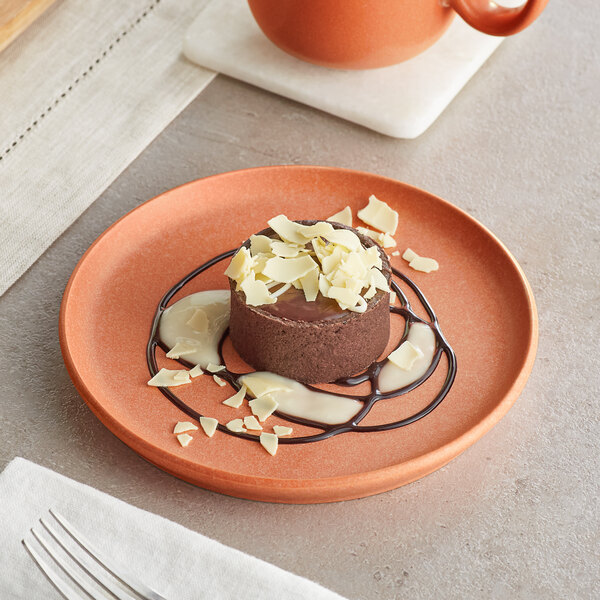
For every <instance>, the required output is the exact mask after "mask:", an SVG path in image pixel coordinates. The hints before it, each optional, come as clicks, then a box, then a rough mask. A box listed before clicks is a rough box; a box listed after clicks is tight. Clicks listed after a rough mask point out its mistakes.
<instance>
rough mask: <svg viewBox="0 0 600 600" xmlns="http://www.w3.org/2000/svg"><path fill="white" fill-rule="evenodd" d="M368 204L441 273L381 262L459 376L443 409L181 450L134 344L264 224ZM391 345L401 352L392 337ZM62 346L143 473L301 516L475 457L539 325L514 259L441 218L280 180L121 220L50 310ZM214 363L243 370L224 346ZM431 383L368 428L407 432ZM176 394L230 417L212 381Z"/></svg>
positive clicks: (202, 439)
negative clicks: (428, 311) (389, 214)
mask: <svg viewBox="0 0 600 600" xmlns="http://www.w3.org/2000/svg"><path fill="white" fill-rule="evenodd" d="M370 194H375V195H376V196H377V197H378V198H380V199H382V200H384V201H385V202H387V203H388V204H389V205H390V206H392V207H393V208H394V209H395V210H397V211H398V212H399V214H400V225H399V227H398V231H397V232H396V236H395V237H396V239H397V240H398V249H399V250H400V251H404V250H405V249H406V248H407V247H411V248H412V249H413V250H415V251H416V252H417V253H420V254H422V255H424V256H432V257H434V258H436V259H437V260H438V261H439V263H440V269H439V271H436V272H433V273H430V274H425V273H420V272H416V271H412V270H411V269H409V268H408V266H407V263H406V262H405V261H403V260H402V258H401V257H400V256H397V257H392V264H393V265H394V266H396V267H397V268H399V269H400V270H402V271H403V272H404V273H406V274H407V275H408V276H409V277H410V278H411V279H412V280H413V281H414V282H415V283H416V284H417V285H418V286H419V287H420V288H421V290H422V291H423V293H424V294H425V296H426V297H427V299H428V300H429V302H430V303H431V304H432V306H433V308H434V309H435V310H436V312H437V315H438V318H439V322H440V324H441V327H442V330H443V332H444V334H445V336H446V338H447V339H448V341H449V342H450V344H451V345H452V346H453V348H454V351H455V352H456V357H457V362H458V374H457V377H456V380H455V382H454V385H453V387H452V389H451V390H450V393H449V394H448V396H447V397H446V398H445V400H444V401H443V402H442V403H441V404H440V405H439V406H438V407H437V408H436V409H435V410H434V411H433V412H432V413H430V414H429V415H428V416H426V417H425V418H423V419H421V420H420V421H418V422H416V423H413V424H411V425H409V426H406V427H403V428H400V429H395V430H392V431H386V432H371V433H348V434H342V435H338V436H336V437H334V438H331V439H328V440H325V441H321V442H318V443H311V444H299V445H280V447H279V451H278V453H277V455H276V456H275V457H271V456H269V455H268V454H267V453H266V452H265V451H264V449H263V448H262V447H261V446H260V445H259V444H257V443H253V442H251V441H247V440H243V439H238V438H235V437H232V436H230V435H227V434H224V433H221V432H217V433H216V434H215V435H214V437H212V438H208V437H206V436H205V435H204V434H203V433H202V432H201V430H200V431H199V432H196V434H195V435H194V440H193V442H192V443H191V444H190V445H189V446H188V447H187V448H182V447H181V446H180V445H179V443H178V442H177V439H176V438H175V436H174V435H173V433H172V431H173V426H174V424H175V423H176V422H177V421H180V420H187V417H186V415H184V414H183V413H181V412H180V411H179V410H178V409H177V408H176V407H175V406H174V405H172V404H171V403H170V402H169V401H168V400H167V399H166V398H165V397H164V396H163V395H162V394H161V393H160V391H159V390H158V389H156V388H151V387H148V386H147V385H146V382H147V380H148V379H149V374H148V368H147V364H146V359H145V350H146V343H147V341H148V335H149V332H150V326H151V320H152V316H153V314H154V312H155V310H156V307H157V304H158V302H159V300H160V299H161V297H162V296H163V294H164V293H165V291H167V290H168V289H169V288H171V287H172V286H173V285H174V283H176V282H177V281H179V280H180V279H182V278H183V277H184V276H185V275H186V274H187V273H189V272H191V271H193V270H194V269H195V268H196V267H197V266H199V265H200V264H202V263H203V262H205V261H207V260H208V259H209V258H211V257H213V256H215V255H217V254H219V253H221V252H223V251H226V250H229V249H232V248H234V247H236V246H239V244H240V243H241V242H242V241H243V240H245V239H246V238H247V237H249V235H250V234H251V233H253V232H255V231H258V230H260V229H263V228H264V227H265V224H266V221H267V220H268V219H270V218H271V217H272V216H274V215H277V214H280V213H285V214H286V215H287V216H288V217H289V218H290V219H320V218H323V219H324V218H327V217H328V216H329V215H331V214H333V213H335V212H337V211H339V210H341V209H342V208H343V207H344V206H346V205H350V207H351V208H352V210H353V214H354V215H356V211H357V210H358V209H359V208H362V207H363V206H364V205H365V204H366V202H367V199H368V197H369V195H370ZM224 267H225V265H224V263H221V265H220V266H218V267H216V268H212V269H210V270H209V271H208V272H207V273H206V274H203V275H202V276H200V277H198V278H196V279H194V280H193V282H192V283H190V284H188V286H186V288H185V289H184V290H183V291H182V292H181V293H179V294H177V295H176V296H175V298H174V300H173V301H175V300H177V299H179V298H181V297H182V296H183V295H186V294H188V293H192V292H196V291H200V290H202V289H215V288H226V287H227V281H226V277H225V276H224V275H223V274H222V272H223V269H224ZM394 336H395V339H396V340H397V339H398V337H397V336H398V327H395V328H394V334H393V336H392V338H394ZM60 341H61V346H62V351H63V356H64V360H65V363H66V365H67V369H68V371H69V373H70V375H71V378H72V379H73V382H74V384H75V386H76V388H77V390H78V391H79V393H80V394H81V396H82V397H83V399H84V400H85V401H86V403H87V404H88V405H89V407H90V408H91V409H92V411H93V412H94V413H95V414H96V416H97V417H98V418H99V419H100V421H101V422H102V423H104V425H106V427H108V428H109V429H110V431H112V432H113V433H114V434H115V435H116V436H117V437H119V438H120V439H121V440H122V441H123V442H125V443H126V444H127V445H128V446H130V447H131V448H132V449H133V450H134V451H135V452H137V453H138V454H140V455H141V456H142V457H144V458H145V459H147V460H149V461H150V462H152V463H154V464H155V465H157V466H158V467H160V468H161V469H164V470H165V471H167V472H169V473H172V474H173V475H176V476H177V477H180V478H181V479H184V480H186V481H189V482H191V483H194V484H196V485H199V486H201V487H204V488H207V489H210V490H215V491H218V492H222V493H225V494H229V495H232V496H238V497H242V498H249V499H253V500H263V501H270V502H289V503H312V502H331V501H336V500H345V499H351V498H359V497H362V496H368V495H371V494H376V493H379V492H383V491H386V490H390V489H393V488H396V487H399V486H401V485H404V484H406V483H409V482H411V481H414V480H415V479H418V478H420V477H423V476H424V475H427V474H428V473H431V472H432V471H434V470H435V469H438V468H439V467H441V466H443V465H445V464H446V463H448V462H449V461H450V460H451V459H452V458H454V457H455V456H457V455H458V454H459V453H461V452H462V451H463V450H465V449H466V448H467V447H468V446H470V445H471V444H473V443H474V442H475V441H476V440H477V439H478V438H480V437H481V436H482V435H483V434H484V433H486V432H487V431H488V430H489V429H491V428H492V426H493V425H494V424H495V423H497V422H498V421H499V420H500V419H501V418H502V416H504V414H506V412H507V411H508V409H509V408H510V406H511V405H512V404H513V403H514V401H515V400H516V398H517V396H518V394H519V393H520V391H521V390H522V389H523V386H524V385H525V381H526V379H527V377H528V375H529V373H530V371H531V368H532V365H533V361H534V357H535V351H536V346H537V317H536V309H535V303H534V300H533V296H532V293H531V289H530V287H529V285H528V283H527V281H526V279H525V276H524V274H523V272H522V270H521V268H520V267H519V265H518V264H517V262H516V261H515V259H514V258H513V257H512V256H511V255H510V253H509V252H508V251H507V249H506V248H505V247H504V246H503V245H502V243H501V242H500V241H498V239H496V238H495V237H494V236H493V235H492V234H491V233H490V232H489V231H488V230H487V229H485V228H484V227H483V226H482V225H480V224H479V223H478V222H477V221H475V220H474V219H473V218H471V217H470V216H468V215H467V214H466V213H464V212H463V211H461V210H460V209H458V208H456V207H455V206H453V205H452V204H450V203H448V202H446V201H444V200H442V199H440V198H437V197H435V196H433V195H431V194H429V193H427V192H424V191H422V190H419V189H417V188H414V187H411V186H409V185H406V184H404V183H400V182H399V181H395V180H393V179H388V178H385V177H381V176H378V175H373V174H369V173H362V172H358V171H349V170H344V169H338V168H326V167H297V166H281V167H265V168H257V169H247V170H243V171H236V172H231V173H224V174H221V175H215V176H212V177H207V178H205V179H200V180H198V181H193V182H191V183H188V184H185V185H183V186H181V187H178V188H176V189H173V190H170V191H168V192H166V193H164V194H161V195H160V196H158V197H157V198H154V199H153V200H150V201H148V202H146V203H145V204H142V205H141V206H139V207H138V208H137V209H135V210H133V211H131V212H130V213H129V214H127V215H125V216H124V217H123V218H122V219H120V220H119V221H117V222H116V223H115V224H114V225H112V226H111V227H110V228H109V229H108V230H107V231H105V232H104V233H103V234H102V235H101V236H100V237H99V238H98V239H97V240H96V242H95V243H94V244H93V245H92V246H91V247H90V248H89V250H88V251H87V252H86V253H85V254H84V256H83V257H82V259H81V261H80V262H79V264H78V265H77V268H76V269H75V271H74V272H73V275H72V276H71V279H70V281H69V284H68V286H67V289H66V291H65V295H64V298H63V303H62V307H61V315H60ZM392 343H393V342H392V341H391V342H390V347H391V344H392ZM160 353H161V356H160V360H159V362H160V363H161V365H162V366H170V367H171V368H176V366H175V365H176V364H177V363H174V362H173V361H169V360H168V359H166V358H165V357H164V354H163V353H162V352H160ZM225 353H226V355H228V356H229V357H230V359H231V360H234V361H235V360H237V366H239V363H240V360H239V359H236V357H235V356H233V351H232V350H231V348H228V344H227V343H226V347H225ZM168 363H171V365H169V364H168ZM438 371H440V372H439V373H437V372H436V374H434V376H432V377H431V378H430V380H428V381H427V382H426V383H425V384H424V385H422V386H421V387H419V388H417V389H416V390H414V391H413V392H410V393H409V394H408V395H406V396H402V397H400V398H398V399H394V400H386V401H382V402H380V403H378V405H377V409H378V410H377V411H375V410H374V413H373V415H369V417H368V418H369V419H371V423H373V424H375V423H377V422H379V421H389V420H390V419H392V420H396V419H398V418H403V416H405V415H408V414H411V413H412V412H415V410H419V409H420V407H422V406H425V405H427V404H428V403H429V401H430V400H431V397H432V396H431V395H432V394H435V386H436V385H438V384H439V381H440V380H441V379H443V376H444V372H443V369H438ZM182 388H186V389H184V390H182ZM175 389H176V390H177V392H178V394H179V393H181V395H182V396H183V397H184V399H185V401H186V402H188V404H190V405H192V406H195V407H197V408H198V410H199V411H201V412H203V413H204V414H207V415H208V416H214V417H216V418H218V419H219V421H220V422H224V421H225V422H226V421H227V420H229V419H233V418H235V417H238V416H241V415H240V414H238V413H237V412H236V411H235V410H234V409H231V408H229V407H226V406H223V405H222V404H221V401H222V400H223V399H225V398H227V397H228V396H230V395H231V393H232V392H231V389H230V388H221V387H218V386H217V385H216V384H215V383H214V381H213V380H212V378H210V377H206V376H202V377H199V378H196V379H195V380H194V383H193V384H192V385H188V386H181V387H179V388H175ZM180 390H181V392H179V391H180ZM380 405H381V408H379V406H380ZM244 414H246V413H244ZM248 414H249V413H248Z"/></svg>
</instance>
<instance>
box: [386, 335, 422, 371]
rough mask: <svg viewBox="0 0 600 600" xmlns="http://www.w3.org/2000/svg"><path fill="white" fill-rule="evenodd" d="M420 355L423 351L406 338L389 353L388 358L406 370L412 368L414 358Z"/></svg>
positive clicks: (420, 356)
mask: <svg viewBox="0 0 600 600" xmlns="http://www.w3.org/2000/svg"><path fill="white" fill-rule="evenodd" d="M422 357H423V352H422V351H421V350H420V349H419V348H417V347H416V346H413V345H412V344H411V343H410V342H409V341H408V340H406V341H405V342H402V344H400V346H399V347H398V348H396V350H394V351H393V352H391V353H390V355H389V356H388V360H390V361H391V362H393V363H394V364H395V365H396V366H397V367H400V368H401V369H404V370H405V371H408V370H410V369H411V368H412V366H413V364H414V362H415V360H417V358H422Z"/></svg>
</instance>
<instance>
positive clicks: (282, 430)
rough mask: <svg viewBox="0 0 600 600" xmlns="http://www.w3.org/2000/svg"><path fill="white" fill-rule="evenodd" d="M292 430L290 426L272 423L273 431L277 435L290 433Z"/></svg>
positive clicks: (281, 435)
mask: <svg viewBox="0 0 600 600" xmlns="http://www.w3.org/2000/svg"><path fill="white" fill-rule="evenodd" d="M292 431H294V430H293V429H292V428H291V427H285V426H284V425H273V432H274V433H275V435H276V436H277V437H283V436H284V435H292Z"/></svg>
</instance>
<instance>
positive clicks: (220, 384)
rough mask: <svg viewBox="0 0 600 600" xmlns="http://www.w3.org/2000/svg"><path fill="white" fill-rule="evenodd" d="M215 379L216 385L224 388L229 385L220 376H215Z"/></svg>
mask: <svg viewBox="0 0 600 600" xmlns="http://www.w3.org/2000/svg"><path fill="white" fill-rule="evenodd" d="M213 379H214V380H215V383H216V384H217V385H218V386H219V387H223V386H225V385H227V383H225V382H224V381H223V380H222V379H221V378H220V377H219V376H218V375H213Z"/></svg>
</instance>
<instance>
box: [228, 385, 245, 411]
mask: <svg viewBox="0 0 600 600" xmlns="http://www.w3.org/2000/svg"><path fill="white" fill-rule="evenodd" d="M245 397H246V386H245V385H243V386H242V387H241V388H240V389H239V390H238V392H237V393H236V394H234V395H233V396H231V397H230V398H227V400H223V404H225V405H226V406H231V408H239V407H240V406H241V405H242V402H243V401H244V398H245Z"/></svg>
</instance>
